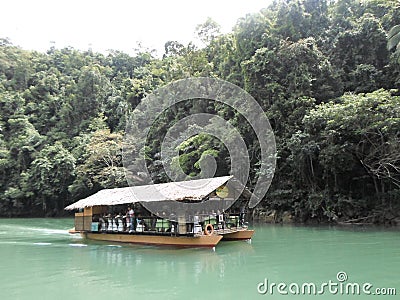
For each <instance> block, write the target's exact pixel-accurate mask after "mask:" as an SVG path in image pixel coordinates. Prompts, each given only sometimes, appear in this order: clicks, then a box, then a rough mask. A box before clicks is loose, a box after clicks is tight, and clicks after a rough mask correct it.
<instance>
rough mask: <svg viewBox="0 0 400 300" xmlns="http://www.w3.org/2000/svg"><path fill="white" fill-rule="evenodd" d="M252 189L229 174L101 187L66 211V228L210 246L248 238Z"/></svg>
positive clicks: (127, 239) (105, 237) (93, 235)
mask: <svg viewBox="0 0 400 300" xmlns="http://www.w3.org/2000/svg"><path fill="white" fill-rule="evenodd" d="M251 196H252V193H251V192H250V191H249V190H248V189H247V188H246V187H244V186H243V185H241V184H240V183H239V182H238V181H237V180H236V179H235V178H234V177H233V176H224V177H215V178H207V179H197V180H189V181H181V182H169V183H160V184H152V185H142V186H134V187H125V188H115V189H105V190H101V191H99V192H97V193H96V194H93V195H91V196H89V197H87V198H85V199H82V200H79V201H77V202H75V203H73V204H71V205H69V206H67V207H66V208H65V209H66V210H79V212H77V213H75V227H74V229H71V230H70V233H80V234H81V235H82V236H83V237H85V238H88V239H92V240H99V241H109V242H110V241H112V242H122V243H134V244H148V245H167V246H182V247H211V248H213V247H215V246H216V245H217V244H218V243H219V242H220V241H221V240H250V239H251V237H252V235H253V234H254V230H250V229H248V225H247V222H245V215H246V211H247V208H248V203H249V200H250V198H251Z"/></svg>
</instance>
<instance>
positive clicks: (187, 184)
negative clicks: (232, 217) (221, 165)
mask: <svg viewBox="0 0 400 300" xmlns="http://www.w3.org/2000/svg"><path fill="white" fill-rule="evenodd" d="M232 177H233V176H224V177H214V178H206V179H198V180H189V181H180V182H168V183H159V184H151V185H141V186H133V187H124V188H115V189H105V190H101V191H99V192H97V193H96V194H93V195H91V196H89V197H87V198H85V199H82V200H79V201H77V202H75V203H73V204H71V205H69V206H67V207H66V208H65V209H66V210H74V209H81V208H84V207H90V206H96V205H107V206H109V205H118V204H127V203H133V202H155V201H165V200H175V201H179V200H202V199H204V198H205V197H206V196H207V195H209V194H211V193H212V192H213V191H215V190H216V189H217V188H218V187H220V186H222V185H224V184H225V183H227V181H229V180H230V179H232Z"/></svg>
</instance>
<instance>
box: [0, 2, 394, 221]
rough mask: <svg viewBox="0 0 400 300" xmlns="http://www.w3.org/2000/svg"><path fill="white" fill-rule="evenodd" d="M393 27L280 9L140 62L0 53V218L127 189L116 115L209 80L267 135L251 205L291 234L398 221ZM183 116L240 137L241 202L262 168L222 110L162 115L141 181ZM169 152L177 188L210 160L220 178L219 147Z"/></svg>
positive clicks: (362, 5)
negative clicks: (218, 82) (268, 212)
mask: <svg viewBox="0 0 400 300" xmlns="http://www.w3.org/2000/svg"><path fill="white" fill-rule="evenodd" d="M398 24H400V4H399V3H398V1H397V0H366V1H359V0H336V1H327V0H280V1H273V2H272V4H271V5H270V6H269V7H267V8H265V9H263V10H261V11H260V12H258V13H254V14H249V15H246V16H243V18H241V19H239V20H238V21H237V23H236V26H235V27H234V29H233V31H232V32H230V33H228V34H220V32H219V25H218V24H216V23H215V22H214V21H213V20H212V19H207V20H206V21H205V22H204V23H203V24H200V25H199V26H198V27H197V28H196V31H197V34H198V36H199V38H200V39H201V40H202V41H203V43H204V47H202V48H198V47H196V46H195V44H194V43H188V44H186V45H185V44H182V43H181V42H179V41H166V43H165V54H164V55H163V57H162V58H157V57H155V55H154V53H153V52H152V51H150V50H149V49H144V48H139V49H137V51H136V53H135V54H134V55H133V56H132V55H128V54H126V53H123V52H120V51H116V50H110V51H109V53H108V55H103V54H100V53H94V52H93V51H85V52H82V51H78V50H76V49H73V48H70V47H68V48H64V49H55V48H54V47H52V48H50V49H49V50H48V51H47V52H46V53H38V52H34V51H26V50H23V49H21V48H19V47H16V46H14V45H12V43H11V42H10V41H9V40H7V39H0V215H23V214H24V213H25V214H28V215H32V214H52V213H53V211H54V212H55V211H60V210H62V208H63V206H64V205H65V204H67V203H70V202H72V201H75V200H77V199H79V198H82V197H85V196H88V195H90V194H92V193H94V192H96V191H98V190H99V189H102V188H112V187H119V186H125V185H126V182H125V169H124V168H123V166H122V162H121V147H122V139H123V130H124V129H125V125H126V120H127V116H128V114H129V113H130V112H132V110H134V109H135V107H136V106H137V105H138V104H139V103H140V102H141V101H142V99H143V98H144V97H146V96H147V95H149V94H150V93H152V91H154V90H155V89H157V88H158V87H161V86H163V85H165V84H167V83H169V82H172V81H174V80H178V79H182V78H188V77H197V76H210V77H218V78H221V79H224V80H227V81H230V82H232V83H234V84H236V85H238V86H240V87H243V88H244V89H245V90H246V91H247V92H249V93H250V94H251V95H252V96H253V97H254V98H255V99H256V100H257V101H258V102H259V103H260V105H261V106H262V107H263V109H264V110H265V113H266V115H267V116H268V118H269V120H270V122H271V125H272V126H273V129H274V132H275V138H276V143H277V150H278V153H277V157H278V164H277V171H276V173H275V178H274V181H273V183H272V186H271V190H270V193H269V194H268V196H267V198H266V199H265V201H264V202H263V203H262V205H264V206H266V207H267V208H271V209H278V210H282V211H290V212H292V214H293V215H295V216H296V218H297V219H298V220H301V221H308V220H313V219H314V220H317V221H324V220H328V221H331V220H336V219H342V220H346V219H358V218H366V217H368V218H372V219H371V220H372V221H376V222H390V217H389V215H391V216H393V215H396V214H397V215H398V214H399V213H398V212H399V211H400V209H399V207H400V202H399V195H400V192H399V190H400V186H399V185H400V178H399V174H400V166H399V164H400V158H399V153H400V149H399V145H400V141H399V134H398V132H399V128H400V124H399V107H400V103H399V96H398V95H399V94H400V92H399V88H400V64H399V57H400V54H399V50H398V47H399V46H398V45H399V32H400V31H399V25H398ZM194 113H210V114H217V115H218V116H220V117H221V118H224V119H225V120H227V121H229V122H230V123H231V124H232V125H233V126H235V127H236V129H237V130H238V132H240V134H241V135H242V136H243V138H244V140H245V143H246V145H247V147H248V152H249V157H250V164H251V170H250V179H249V185H250V186H249V187H250V188H252V186H251V185H252V184H253V183H254V182H256V180H257V175H258V169H259V164H260V156H261V153H260V147H259V144H258V141H257V137H256V136H255V134H254V132H253V130H252V128H251V127H250V126H249V124H248V123H247V121H246V120H244V119H243V117H242V116H240V115H239V114H238V112H236V111H233V110H232V109H230V108H229V107H226V106H224V105H221V104H219V103H215V102H213V101H200V100H198V99H192V100H191V101H186V102H185V103H180V104H179V105H176V106H174V107H172V108H171V109H169V110H167V111H165V112H164V113H163V114H162V115H161V116H159V118H158V119H157V121H156V124H154V126H153V128H152V129H151V130H150V132H149V136H148V140H147V145H146V149H145V155H146V156H145V157H146V163H147V167H148V168H149V170H150V175H151V176H152V178H153V180H154V181H156V182H162V181H166V180H168V177H167V175H166V174H165V171H164V170H163V167H162V166H163V163H166V162H164V161H161V154H160V153H161V149H160V145H161V141H162V140H163V138H164V136H165V135H166V133H167V131H168V129H169V128H171V126H173V125H174V124H175V123H176V122H177V121H178V120H180V119H182V118H183V117H186V116H188V115H189V114H194ZM143 117H145V116H143ZM205 126H213V124H212V121H211V120H210V122H209V123H208V124H205ZM182 139H183V137H182ZM179 143H180V144H179V145H178V146H177V148H176V150H177V152H178V154H179V155H177V156H176V157H174V158H173V159H172V160H171V161H169V162H167V163H170V164H171V166H172V169H174V168H177V169H178V168H182V169H183V171H184V173H185V177H192V176H197V175H199V174H201V172H202V165H204V164H207V163H210V161H214V160H215V162H216V163H217V170H216V175H217V176H218V175H227V174H228V173H229V170H230V164H231V162H230V159H229V153H228V151H227V149H226V148H225V146H224V145H222V142H221V141H219V140H217V139H216V138H214V137H211V136H209V135H205V134H198V135H194V136H192V137H191V138H189V139H187V140H185V141H184V140H179ZM134 163H135V162H134ZM203 169H206V168H203ZM130 176H133V177H134V178H136V179H137V181H138V182H144V181H145V180H147V179H145V178H142V177H140V176H139V175H138V174H130ZM136 179H135V180H136ZM389 210H390V214H389V213H388V211H389Z"/></svg>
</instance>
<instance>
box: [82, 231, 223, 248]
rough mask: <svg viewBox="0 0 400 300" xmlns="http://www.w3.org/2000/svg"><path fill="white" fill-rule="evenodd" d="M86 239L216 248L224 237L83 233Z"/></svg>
mask: <svg viewBox="0 0 400 300" xmlns="http://www.w3.org/2000/svg"><path fill="white" fill-rule="evenodd" d="M81 234H82V236H83V237H84V238H87V239H90V240H95V241H106V242H118V243H131V244H142V245H155V246H173V247H208V248H213V247H215V246H216V245H217V244H218V243H219V241H220V240H221V239H222V236H219V235H210V236H208V235H202V236H194V237H188V236H162V235H145V234H138V235H136V234H119V233H112V234H110V233H96V232H81Z"/></svg>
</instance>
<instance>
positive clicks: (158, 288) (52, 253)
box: [0, 219, 400, 300]
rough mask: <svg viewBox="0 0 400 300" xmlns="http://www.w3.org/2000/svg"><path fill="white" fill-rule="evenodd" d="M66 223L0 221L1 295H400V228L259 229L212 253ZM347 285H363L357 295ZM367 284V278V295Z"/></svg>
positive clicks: (109, 299)
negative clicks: (112, 239)
mask: <svg viewBox="0 0 400 300" xmlns="http://www.w3.org/2000/svg"><path fill="white" fill-rule="evenodd" d="M71 227H73V220H72V219H0V257H1V266H0V275H1V281H0V299H2V300H8V299H30V300H31V299H59V300H61V299H88V300H89V299H96V300H101V299H107V300H117V299H118V300H120V299H158V300H161V299H163V300H164V299H203V300H204V299H207V300H211V299H214V300H218V299H245V300H249V299H311V298H312V299H368V298H370V299H375V298H377V299H398V298H399V294H400V231H398V230H393V229H383V228H375V227H374V228H365V227H363V228H361V227H351V228H348V227H304V226H279V225H263V226H260V225H258V226H254V228H255V229H256V234H255V236H254V237H253V240H252V242H251V244H250V243H247V242H225V243H220V244H219V245H218V246H217V247H216V250H215V252H214V251H212V250H211V249H172V248H158V247H149V246H134V245H118V244H110V243H99V242H91V241H87V240H83V239H81V238H80V236H77V235H69V234H68V232H67V230H68V229H69V228H71ZM343 272H345V273H346V274H344V273H343ZM346 278H347V279H346ZM304 283H310V284H311V283H313V284H315V286H316V291H315V293H316V295H309V293H311V294H313V293H314V292H313V290H312V286H309V288H310V290H308V288H307V286H305V285H304ZM349 283H351V284H354V285H356V284H357V285H358V286H359V287H360V289H361V291H360V295H355V294H357V289H356V287H355V288H354V290H352V289H351V288H350V289H349V287H348V286H346V284H349ZM273 284H275V286H273ZM279 284H281V290H280V291H278V290H277V288H276V286H278V285H279ZM329 284H330V286H329ZM335 284H336V285H335ZM364 284H371V287H370V288H368V286H366V287H367V289H366V293H363V290H362V289H363V287H364V286H363V285H364ZM271 285H272V290H271ZM284 285H286V288H285V287H284ZM267 286H268V289H266V287H267ZM296 286H297V287H298V290H296ZM303 288H304V290H302V289H303ZM340 288H341V289H342V290H340ZM346 288H347V289H348V293H346ZM376 288H379V291H378V292H379V293H386V294H388V293H389V294H393V293H394V289H396V293H397V295H385V296H383V295H380V296H377V295H376V294H377V290H376ZM329 289H331V290H329ZM335 289H336V290H335ZM335 291H336V293H335ZM285 293H287V295H285ZM368 293H369V295H368ZM374 294H375V295H374Z"/></svg>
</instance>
